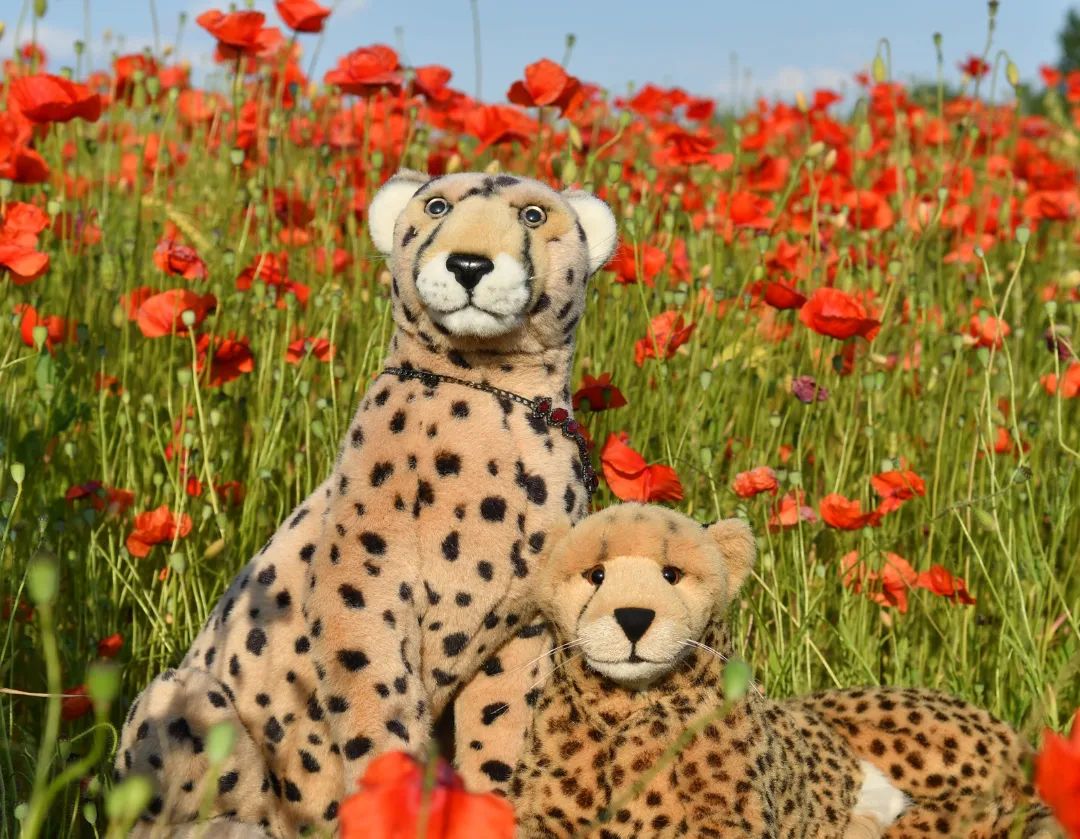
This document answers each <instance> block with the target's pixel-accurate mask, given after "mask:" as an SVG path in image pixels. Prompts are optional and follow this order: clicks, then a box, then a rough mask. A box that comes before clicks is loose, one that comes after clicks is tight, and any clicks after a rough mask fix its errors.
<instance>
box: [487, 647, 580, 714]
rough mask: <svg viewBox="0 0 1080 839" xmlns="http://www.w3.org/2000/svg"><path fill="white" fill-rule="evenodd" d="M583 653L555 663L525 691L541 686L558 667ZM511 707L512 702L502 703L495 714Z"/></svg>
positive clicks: (563, 665)
mask: <svg viewBox="0 0 1080 839" xmlns="http://www.w3.org/2000/svg"><path fill="white" fill-rule="evenodd" d="M583 655H585V653H575V654H574V655H572V656H570V657H569V658H568V659H566V661H563V662H560V663H559V664H556V665H555V666H554V667H552V668H551V672H550V673H548V674H547V675H545V676H541V677H540V678H539V679H537V680H536V681H535V682H533V683H532V684H531V685H529V687H528V688H526V690H525V693H529V691H531V690H532V689H533V688H536V687H539V686H540V685H542V684H543V683H544V682H546V681H547V680H548V679H550V678H551V677H552V676H554V675H555V672H556V671H557V670H558V669H559V668H560V667H565V666H566V665H567V664H569V663H570V662H571V661H573V660H574V659H575V658H581V657H582V656H583ZM509 707H510V704H509V703H507V704H505V705H501V706H499V707H498V708H497V709H496V710H495V712H494V716H498V715H499V714H501V713H502V712H503V711H505V710H506V709H507V708H509Z"/></svg>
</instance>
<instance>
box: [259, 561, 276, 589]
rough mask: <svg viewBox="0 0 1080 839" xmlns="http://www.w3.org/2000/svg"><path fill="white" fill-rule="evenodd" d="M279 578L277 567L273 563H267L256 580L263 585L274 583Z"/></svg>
mask: <svg viewBox="0 0 1080 839" xmlns="http://www.w3.org/2000/svg"><path fill="white" fill-rule="evenodd" d="M276 579H277V569H276V568H274V566H273V565H267V566H266V567H265V568H264V569H263V570H262V571H260V572H259V573H258V576H256V577H255V582H257V583H258V584H259V585H261V586H269V585H273V583H274V580H276Z"/></svg>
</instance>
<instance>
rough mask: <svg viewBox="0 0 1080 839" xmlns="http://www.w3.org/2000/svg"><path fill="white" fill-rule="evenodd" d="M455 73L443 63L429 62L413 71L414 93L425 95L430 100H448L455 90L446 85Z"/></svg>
mask: <svg viewBox="0 0 1080 839" xmlns="http://www.w3.org/2000/svg"><path fill="white" fill-rule="evenodd" d="M451 76H453V73H451V72H450V70H448V69H447V68H446V67H443V66H442V65H441V64H428V65H426V66H424V67H417V68H416V69H415V70H414V71H413V93H418V94H420V95H421V96H424V97H425V98H426V99H427V100H428V101H429V102H446V101H447V100H448V99H451V98H452V97H453V96H454V91H452V90H451V89H450V88H448V87H447V86H446V85H447V83H448V82H449V81H450V77H451Z"/></svg>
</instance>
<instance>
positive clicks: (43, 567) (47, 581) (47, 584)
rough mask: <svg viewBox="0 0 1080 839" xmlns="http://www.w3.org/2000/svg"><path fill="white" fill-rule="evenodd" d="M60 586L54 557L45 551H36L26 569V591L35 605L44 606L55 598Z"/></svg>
mask: <svg viewBox="0 0 1080 839" xmlns="http://www.w3.org/2000/svg"><path fill="white" fill-rule="evenodd" d="M59 588H60V572H59V571H58V570H57V568H56V558H55V557H54V556H53V555H52V554H50V553H47V552H46V551H38V552H37V553H36V554H34V556H33V558H32V559H31V560H30V562H29V564H28V566H27V569H26V591H27V593H28V594H29V595H30V599H31V600H32V601H33V602H34V605H35V606H45V605H48V604H49V603H52V602H53V600H55V599H56V593H57V591H58V590H59Z"/></svg>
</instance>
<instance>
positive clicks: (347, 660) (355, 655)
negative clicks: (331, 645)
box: [337, 650, 371, 673]
mask: <svg viewBox="0 0 1080 839" xmlns="http://www.w3.org/2000/svg"><path fill="white" fill-rule="evenodd" d="M337 660H338V661H339V662H340V663H341V666H342V667H344V668H345V669H346V670H348V671H349V672H350V673H356V672H357V671H358V670H363V669H364V668H365V667H367V666H368V665H369V664H370V663H371V662H370V661H369V660H368V657H367V656H366V655H364V653H363V652H362V651H360V650H338V654H337Z"/></svg>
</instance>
